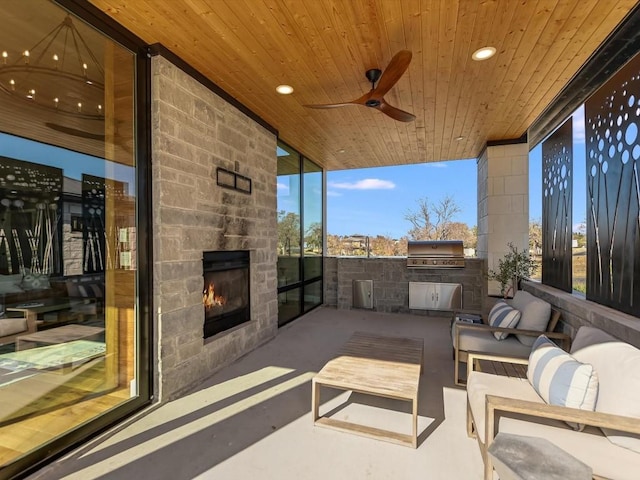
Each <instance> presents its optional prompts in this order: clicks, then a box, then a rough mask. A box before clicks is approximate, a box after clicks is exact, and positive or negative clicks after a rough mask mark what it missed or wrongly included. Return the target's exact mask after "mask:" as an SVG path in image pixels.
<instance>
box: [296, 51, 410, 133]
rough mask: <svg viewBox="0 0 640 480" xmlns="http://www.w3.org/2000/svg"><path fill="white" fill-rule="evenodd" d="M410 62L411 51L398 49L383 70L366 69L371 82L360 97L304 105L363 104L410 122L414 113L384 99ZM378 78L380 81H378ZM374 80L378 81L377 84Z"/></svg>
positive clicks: (328, 106)
mask: <svg viewBox="0 0 640 480" xmlns="http://www.w3.org/2000/svg"><path fill="white" fill-rule="evenodd" d="M410 62H411V52H410V51H409V50H400V51H399V52H398V53H396V54H395V55H394V56H393V58H392V59H391V61H390V62H389V65H387V68H386V69H385V71H384V72H383V71H382V70H379V69H377V68H372V69H370V70H367V71H366V73H365V75H366V77H367V79H368V80H369V81H370V82H371V90H370V91H369V92H367V93H365V94H364V95H362V96H361V97H360V98H356V99H355V100H352V101H350V102H343V103H325V104H319V105H304V106H305V107H309V108H336V107H345V106H347V105H364V106H365V107H371V108H375V109H377V110H380V111H381V112H382V113H384V114H386V115H388V116H390V117H391V118H393V119H394V120H399V121H400V122H411V121H413V120H415V118H416V117H415V115H413V114H411V113H409V112H405V111H404V110H400V109H399V108H396V107H394V106H392V105H389V104H388V103H387V102H386V101H385V100H384V95H385V94H386V93H387V92H388V91H389V90H391V88H392V87H393V86H394V85H395V84H396V82H397V81H398V80H400V77H401V76H402V74H403V73H404V72H405V70H407V68H408V67H409V63H410ZM378 80H380V81H379V82H378ZM376 82H377V83H378V84H377V85H376Z"/></svg>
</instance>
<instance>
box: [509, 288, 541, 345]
mask: <svg viewBox="0 0 640 480" xmlns="http://www.w3.org/2000/svg"><path fill="white" fill-rule="evenodd" d="M511 306H512V307H513V308H515V309H516V310H520V321H519V322H518V325H517V327H516V328H520V329H522V330H536V331H538V332H545V331H546V330H547V325H548V324H549V319H550V318H551V304H549V303H548V302H545V301H544V300H542V299H540V298H537V297H534V296H533V295H531V294H530V293H529V292H525V291H524V290H518V291H517V292H516V294H515V295H514V297H513V300H511ZM516 337H518V340H520V343H522V344H524V345H529V346H531V345H533V342H535V341H536V338H535V337H533V336H528V335H516Z"/></svg>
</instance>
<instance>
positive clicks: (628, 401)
mask: <svg viewBox="0 0 640 480" xmlns="http://www.w3.org/2000/svg"><path fill="white" fill-rule="evenodd" d="M583 328H584V327H582V328H580V329H579V330H578V333H577V334H576V339H577V341H578V342H579V343H578V345H579V346H581V345H588V342H585V341H584V338H582V337H583V335H582V333H583V332H582V330H583ZM592 333H593V332H588V331H587V332H584V334H585V335H590V336H593V335H592ZM603 338H604V340H605V343H593V344H590V345H588V346H584V347H582V348H579V349H576V350H575V352H574V353H573V356H574V358H575V359H576V360H578V361H580V362H584V363H589V364H591V365H593V368H595V370H596V372H598V378H599V382H600V389H599V393H598V401H597V403H596V408H595V410H596V412H605V413H614V414H616V415H623V416H626V417H635V418H640V401H639V400H638V399H640V369H639V368H638V365H640V350H638V349H637V348H636V347H634V346H632V345H629V344H628V343H625V342H620V341H607V339H606V337H603ZM605 434H606V435H607V437H608V438H609V440H610V441H611V442H613V443H615V444H617V445H619V446H622V447H625V448H629V449H631V450H634V451H635V452H638V453H640V436H638V435H632V434H627V433H622V432H616V431H614V430H608V429H607V430H605Z"/></svg>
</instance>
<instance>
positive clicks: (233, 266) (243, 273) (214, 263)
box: [202, 250, 251, 338]
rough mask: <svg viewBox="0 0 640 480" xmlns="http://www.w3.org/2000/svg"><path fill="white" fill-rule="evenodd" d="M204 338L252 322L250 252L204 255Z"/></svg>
mask: <svg viewBox="0 0 640 480" xmlns="http://www.w3.org/2000/svg"><path fill="white" fill-rule="evenodd" d="M202 266H203V271H204V272H203V273H204V288H203V291H202V305H203V307H204V329H203V331H204V338H208V337H211V336H213V335H215V334H217V333H220V332H223V331H225V330H228V329H230V328H233V327H235V326H236V325H240V324H242V323H244V322H248V321H249V320H251V309H250V302H249V278H250V277H249V252H248V251H240V250H238V251H226V252H204V254H203V259H202Z"/></svg>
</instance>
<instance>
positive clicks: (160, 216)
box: [151, 56, 278, 400]
mask: <svg viewBox="0 0 640 480" xmlns="http://www.w3.org/2000/svg"><path fill="white" fill-rule="evenodd" d="M151 63H152V84H151V98H152V105H151V109H152V176H153V179H152V197H153V198H152V206H153V238H154V252H153V258H154V260H153V263H154V279H153V284H154V287H153V301H154V315H155V318H154V328H155V336H156V338H155V342H156V345H157V355H156V356H157V365H156V369H157V371H156V372H155V373H156V387H155V388H156V392H155V393H156V395H157V397H159V399H160V400H170V399H172V398H175V397H177V396H179V395H180V394H181V393H183V392H185V391H187V390H189V389H190V388H192V387H194V386H195V385H197V384H198V383H199V382H201V381H202V380H203V379H205V378H207V377H209V376H210V375H212V374H213V373H215V372H216V371H217V370H219V369H220V368H222V367H223V366H225V365H228V364H229V363H231V362H232V361H233V360H235V359H237V358H238V357H240V356H241V355H244V354H245V353H247V352H248V351H250V350H252V349H253V348H255V347H256V346H258V345H260V344H261V343H263V342H265V341H266V340H268V339H270V338H272V337H274V336H275V334H276V331H277V319H278V311H277V309H278V306H277V294H276V291H277V278H276V259H277V252H276V242H277V226H276V171H277V160H276V137H275V136H274V135H273V134H272V133H270V132H269V131H267V130H266V129H264V128H263V127H262V126H260V125H259V124H257V123H256V122H255V121H254V120H252V119H250V118H249V117H247V116H246V115H245V114H243V113H242V112H240V111H239V110H237V109H236V108H235V107H234V106H232V105H230V104H228V103H227V102H225V101H224V100H223V99H221V98H220V97H219V96H217V95H215V94H214V93H213V92H211V91H210V90H209V89H207V88H206V87H205V86H203V85H202V84H200V83H199V82H197V81H196V80H195V79H194V78H192V77H191V76H189V75H188V74H187V73H185V72H184V71H182V70H181V69H179V68H178V67H176V66H175V65H173V64H172V63H171V62H169V61H168V60H167V59H165V58H163V57H161V56H155V57H154V58H153V59H152V62H151ZM217 167H221V168H224V169H226V170H231V171H235V172H237V173H239V174H240V175H243V176H245V177H249V178H251V179H252V190H253V191H252V193H251V194H250V195H249V194H245V193H241V192H238V191H234V190H230V189H225V188H223V187H220V186H218V185H217V184H216V168H217ZM208 250H249V251H250V257H251V275H250V277H251V278H250V292H251V321H250V322H248V323H245V324H242V325H239V326H237V327H235V328H233V329H231V330H228V331H226V332H222V333H220V334H218V335H216V336H214V337H211V338H208V339H206V340H203V332H202V328H203V321H204V309H203V305H202V291H203V271H202V252H203V251H208Z"/></svg>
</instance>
